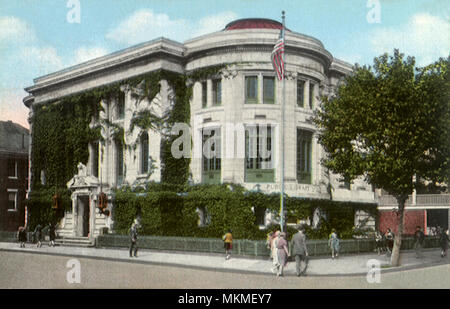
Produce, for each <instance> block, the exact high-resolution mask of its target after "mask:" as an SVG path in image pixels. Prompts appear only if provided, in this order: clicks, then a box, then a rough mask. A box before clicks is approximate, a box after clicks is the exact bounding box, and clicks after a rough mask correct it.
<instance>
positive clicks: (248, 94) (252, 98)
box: [245, 76, 258, 104]
mask: <svg viewBox="0 0 450 309" xmlns="http://www.w3.org/2000/svg"><path fill="white" fill-rule="evenodd" d="M245 103H247V104H256V103H258V77H257V76H246V77H245Z"/></svg>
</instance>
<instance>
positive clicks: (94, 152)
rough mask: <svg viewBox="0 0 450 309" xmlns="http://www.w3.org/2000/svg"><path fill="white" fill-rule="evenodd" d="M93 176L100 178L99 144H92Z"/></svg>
mask: <svg viewBox="0 0 450 309" xmlns="http://www.w3.org/2000/svg"><path fill="white" fill-rule="evenodd" d="M92 156H93V157H92V175H93V176H95V177H98V169H99V143H98V142H95V143H93V144H92Z"/></svg>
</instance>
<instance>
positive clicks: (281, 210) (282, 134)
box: [280, 11, 286, 232]
mask: <svg viewBox="0 0 450 309" xmlns="http://www.w3.org/2000/svg"><path fill="white" fill-rule="evenodd" d="M282 21H283V30H282V31H283V34H282V35H283V44H284V47H283V48H284V52H283V55H282V57H283V66H284V68H283V72H282V74H283V75H282V78H283V98H282V104H281V192H280V225H281V231H282V232H284V105H285V94H286V83H285V77H284V72H285V70H286V41H285V16H284V11H282Z"/></svg>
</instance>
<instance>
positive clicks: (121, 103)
mask: <svg viewBox="0 0 450 309" xmlns="http://www.w3.org/2000/svg"><path fill="white" fill-rule="evenodd" d="M124 117H125V93H123V92H120V93H119V98H118V102H117V118H118V119H123V118H124Z"/></svg>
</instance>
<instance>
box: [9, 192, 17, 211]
mask: <svg viewBox="0 0 450 309" xmlns="http://www.w3.org/2000/svg"><path fill="white" fill-rule="evenodd" d="M16 196H17V193H16V192H8V210H16Z"/></svg>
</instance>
